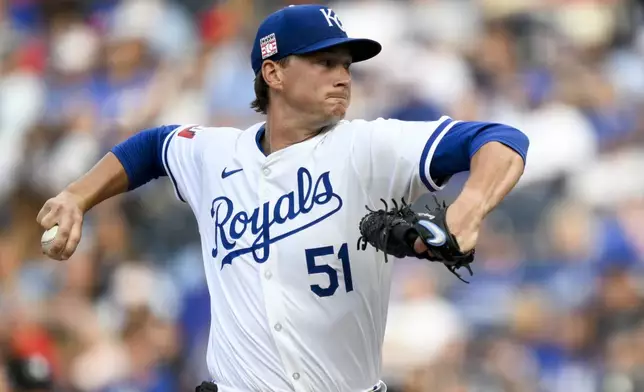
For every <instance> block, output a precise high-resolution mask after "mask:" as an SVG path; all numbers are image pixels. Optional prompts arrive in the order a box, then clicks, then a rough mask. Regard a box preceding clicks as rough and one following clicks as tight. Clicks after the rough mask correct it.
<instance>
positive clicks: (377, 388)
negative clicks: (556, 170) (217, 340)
mask: <svg viewBox="0 0 644 392" xmlns="http://www.w3.org/2000/svg"><path fill="white" fill-rule="evenodd" d="M215 384H217V383H215ZM217 389H218V390H219V392H247V391H244V390H241V389H237V388H233V387H228V386H226V385H221V384H217ZM363 392H387V384H385V383H384V382H382V380H381V381H378V383H377V384H376V385H374V386H373V387H371V388H369V389H367V390H364V391H363Z"/></svg>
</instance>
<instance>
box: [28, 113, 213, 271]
mask: <svg viewBox="0 0 644 392" xmlns="http://www.w3.org/2000/svg"><path fill="white" fill-rule="evenodd" d="M177 135H180V136H183V137H179V139H184V140H186V141H187V140H189V139H193V138H194V136H195V135H196V132H195V131H193V130H192V127H191V126H178V125H169V126H161V127H157V128H151V129H147V130H144V131H142V132H139V133H137V134H136V135H134V136H132V137H130V138H129V139H127V140H125V141H124V142H122V143H120V144H118V145H116V146H115V147H114V148H112V150H111V151H110V152H108V153H107V154H106V155H105V156H104V157H103V158H102V159H101V160H100V161H99V162H98V163H97V164H96V165H95V166H94V167H93V168H92V169H90V170H89V171H88V172H87V173H86V174H85V175H83V176H82V177H81V178H79V179H78V180H76V181H74V182H73V183H71V184H70V185H69V186H67V187H66V188H65V189H64V190H63V191H62V192H60V193H59V194H58V195H57V196H55V197H53V198H51V199H49V200H47V202H45V204H44V205H43V207H42V209H41V210H40V212H39V213H38V217H37V221H38V223H39V224H40V225H41V226H42V227H43V229H45V230H48V229H50V228H52V227H54V226H56V225H58V232H57V234H56V238H55V240H54V242H53V244H52V245H51V246H49V247H48V248H47V250H46V255H47V256H49V257H50V258H52V259H55V260H67V259H68V258H69V257H70V256H71V255H72V254H73V253H74V251H75V250H76V247H77V246H78V244H79V242H80V240H81V232H82V225H83V216H84V214H85V213H86V212H87V211H89V210H90V209H92V207H94V206H96V205H97V204H99V203H101V202H102V201H104V200H107V199H109V198H111V197H113V196H116V195H118V194H121V193H124V192H127V191H130V190H133V189H136V188H138V187H140V186H142V185H144V184H146V183H147V182H149V181H151V180H153V179H155V178H159V177H163V176H170V177H171V179H172V182H173V185H174V186H175V190H176V192H177V196H178V197H179V199H180V200H183V201H185V198H184V197H183V196H182V195H181V193H189V192H185V191H184V192H181V190H180V186H179V183H181V182H183V181H180V180H181V179H182V173H185V172H193V173H192V175H198V174H197V173H194V168H195V167H199V162H198V161H199V159H200V152H199V149H198V148H197V146H198V145H199V144H200V143H198V142H195V143H186V142H183V143H182V142H175V143H174V144H179V145H178V146H173V148H172V149H170V148H169V146H170V142H171V140H172V139H173V138H175V139H176V136H177ZM169 155H172V156H169ZM169 160H170V161H172V162H173V164H171V163H169ZM179 162H184V163H182V164H180V163H179ZM171 167H173V169H174V170H172V169H171ZM173 173H174V174H173ZM178 179H179V183H178Z"/></svg>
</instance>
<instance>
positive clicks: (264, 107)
mask: <svg viewBox="0 0 644 392" xmlns="http://www.w3.org/2000/svg"><path fill="white" fill-rule="evenodd" d="M289 58H290V57H289V56H287V57H284V58H283V59H280V60H277V61H276V63H277V64H279V65H280V66H282V67H285V66H286V64H288V61H289ZM268 90H269V88H268V84H267V83H266V81H265V80H264V75H262V71H259V73H258V74H257V75H256V76H255V100H253V102H251V103H250V107H251V109H253V110H255V111H256V112H258V113H261V114H266V113H267V111H268V103H269V101H268Z"/></svg>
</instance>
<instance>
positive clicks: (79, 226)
mask: <svg viewBox="0 0 644 392" xmlns="http://www.w3.org/2000/svg"><path fill="white" fill-rule="evenodd" d="M82 231H83V220H82V218H81V219H79V220H74V223H73V225H72V228H71V231H70V232H69V238H68V239H67V244H66V245H65V249H64V250H63V252H62V255H61V256H62V259H63V260H67V259H69V258H70V257H71V256H72V255H73V254H74V252H75V251H76V247H78V244H79V243H80V240H81V235H82Z"/></svg>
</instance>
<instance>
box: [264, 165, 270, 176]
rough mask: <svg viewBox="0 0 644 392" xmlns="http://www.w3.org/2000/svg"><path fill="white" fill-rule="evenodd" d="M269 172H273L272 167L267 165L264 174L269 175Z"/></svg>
mask: <svg viewBox="0 0 644 392" xmlns="http://www.w3.org/2000/svg"><path fill="white" fill-rule="evenodd" d="M269 174H271V169H269V168H267V167H266V168H264V175H265V176H267V175H269Z"/></svg>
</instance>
